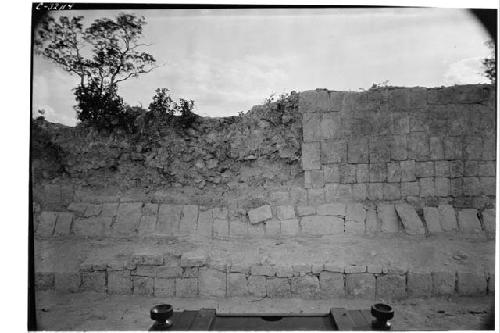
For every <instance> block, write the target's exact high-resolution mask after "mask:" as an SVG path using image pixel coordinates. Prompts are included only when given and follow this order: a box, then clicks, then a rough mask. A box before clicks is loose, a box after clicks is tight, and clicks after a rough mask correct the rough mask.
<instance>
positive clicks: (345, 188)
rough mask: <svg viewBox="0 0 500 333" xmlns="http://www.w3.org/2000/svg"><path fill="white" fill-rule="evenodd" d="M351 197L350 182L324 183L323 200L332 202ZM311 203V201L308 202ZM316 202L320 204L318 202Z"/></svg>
mask: <svg viewBox="0 0 500 333" xmlns="http://www.w3.org/2000/svg"><path fill="white" fill-rule="evenodd" d="M351 197H352V184H326V185H325V201H326V202H332V201H336V200H339V199H343V200H346V199H349V198H351ZM309 203H310V204H312V203H311V202H309ZM317 204H320V202H318V203H317Z"/></svg>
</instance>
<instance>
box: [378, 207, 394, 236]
mask: <svg viewBox="0 0 500 333" xmlns="http://www.w3.org/2000/svg"><path fill="white" fill-rule="evenodd" d="M377 215H378V219H379V221H380V231H382V232H398V229H399V223H398V216H397V215H396V210H395V208H394V205H384V204H380V205H377Z"/></svg>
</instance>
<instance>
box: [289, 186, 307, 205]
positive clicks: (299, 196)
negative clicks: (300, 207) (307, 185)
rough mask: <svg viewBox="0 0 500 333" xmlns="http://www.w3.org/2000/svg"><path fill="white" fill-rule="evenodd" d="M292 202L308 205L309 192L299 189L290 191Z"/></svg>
mask: <svg viewBox="0 0 500 333" xmlns="http://www.w3.org/2000/svg"><path fill="white" fill-rule="evenodd" d="M290 201H291V203H292V204H307V191H306V190H305V189H303V188H299V187H294V188H292V189H291V190H290Z"/></svg>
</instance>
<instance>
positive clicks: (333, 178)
mask: <svg viewBox="0 0 500 333" xmlns="http://www.w3.org/2000/svg"><path fill="white" fill-rule="evenodd" d="M323 180H324V182H325V183H339V182H340V167H339V164H338V163H336V164H325V165H323Z"/></svg>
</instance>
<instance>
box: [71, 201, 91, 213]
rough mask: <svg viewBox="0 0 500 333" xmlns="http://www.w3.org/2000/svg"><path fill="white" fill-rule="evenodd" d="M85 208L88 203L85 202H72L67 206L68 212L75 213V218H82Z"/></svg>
mask: <svg viewBox="0 0 500 333" xmlns="http://www.w3.org/2000/svg"><path fill="white" fill-rule="evenodd" d="M87 206H88V203H86V202H72V203H70V204H69V205H68V210H69V211H71V212H73V213H75V215H77V216H83V214H84V213H85V210H86V209H87Z"/></svg>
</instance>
